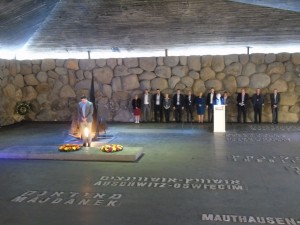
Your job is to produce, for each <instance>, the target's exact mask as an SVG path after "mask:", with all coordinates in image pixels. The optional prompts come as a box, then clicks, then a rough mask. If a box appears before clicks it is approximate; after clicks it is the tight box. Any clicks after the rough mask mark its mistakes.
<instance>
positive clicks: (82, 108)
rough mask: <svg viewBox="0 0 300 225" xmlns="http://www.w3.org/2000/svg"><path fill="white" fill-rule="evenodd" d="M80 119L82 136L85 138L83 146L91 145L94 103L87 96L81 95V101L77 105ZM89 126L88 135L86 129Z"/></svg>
mask: <svg viewBox="0 0 300 225" xmlns="http://www.w3.org/2000/svg"><path fill="white" fill-rule="evenodd" d="M77 112H78V119H79V125H80V133H81V138H82V140H83V146H84V147H86V146H88V147H91V143H92V123H93V112H94V106H93V103H91V102H90V101H88V100H87V97H86V96H82V97H81V102H79V104H78V107H77ZM86 127H87V128H88V131H89V132H88V136H86V134H85V133H84V129H85V128H86Z"/></svg>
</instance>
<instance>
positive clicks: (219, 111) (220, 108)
mask: <svg viewBox="0 0 300 225" xmlns="http://www.w3.org/2000/svg"><path fill="white" fill-rule="evenodd" d="M225 124H226V120H225V105H214V132H225Z"/></svg>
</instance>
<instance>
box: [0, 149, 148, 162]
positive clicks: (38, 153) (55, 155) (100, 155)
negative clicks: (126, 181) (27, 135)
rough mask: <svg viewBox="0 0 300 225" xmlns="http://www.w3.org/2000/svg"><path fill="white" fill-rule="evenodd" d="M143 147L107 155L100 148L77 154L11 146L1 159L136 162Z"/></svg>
mask: <svg viewBox="0 0 300 225" xmlns="http://www.w3.org/2000/svg"><path fill="white" fill-rule="evenodd" d="M142 150H143V148H142V147H126V146H124V149H123V151H120V152H114V153H106V152H102V151H100V148H99V147H90V148H88V147H82V148H81V149H80V150H79V151H75V152H60V151H58V146H11V147H8V148H6V149H3V150H1V151H0V159H45V160H74V161H110V162H114V161H115V162H135V161H137V160H138V159H139V158H140V157H141V156H142V155H143V151H142Z"/></svg>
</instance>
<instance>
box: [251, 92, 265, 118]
mask: <svg viewBox="0 0 300 225" xmlns="http://www.w3.org/2000/svg"><path fill="white" fill-rule="evenodd" d="M264 103H265V99H264V96H262V94H261V93H260V88H257V89H256V93H255V94H254V95H253V96H252V104H253V108H254V122H255V123H257V116H258V122H259V123H261V113H262V107H263V105H264Z"/></svg>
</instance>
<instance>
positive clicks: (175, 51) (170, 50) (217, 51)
mask: <svg viewBox="0 0 300 225" xmlns="http://www.w3.org/2000/svg"><path fill="white" fill-rule="evenodd" d="M247 47H249V53H250V54H253V53H264V54H268V53H274V54H277V53H282V52H287V53H296V52H297V53H298V52H300V45H299V44H293V43H291V44H285V45H281V44H277V45H274V44H272V45H265V44H264V45H258V44H251V43H249V44H248V45H214V46H209V45H205V46H204V45H198V46H195V45H193V46H182V47H166V49H167V54H168V56H190V55H198V56H201V55H230V54H247ZM89 52H90V58H91V59H109V58H140V57H164V56H166V55H165V54H166V51H165V49H145V50H142V49H139V50H132V51H127V50H124V49H122V48H121V49H120V52H112V51H107V50H105V51H101V50H89ZM88 57H89V54H88V51H66V50H62V51H60V52H58V51H52V52H51V51H48V52H43V51H41V52H37V51H29V50H25V49H20V50H18V51H15V50H12V49H11V50H9V49H7V50H4V49H0V59H10V60H11V59H17V60H34V59H88Z"/></svg>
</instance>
